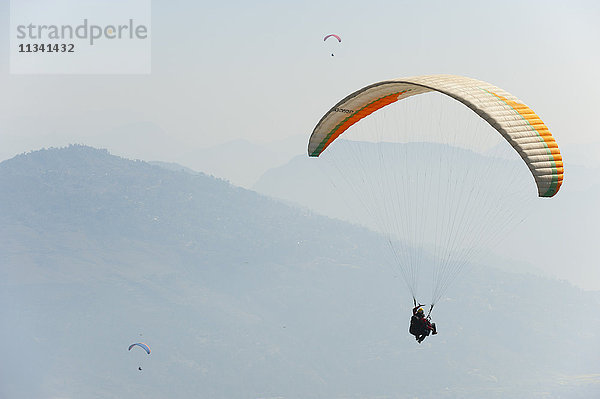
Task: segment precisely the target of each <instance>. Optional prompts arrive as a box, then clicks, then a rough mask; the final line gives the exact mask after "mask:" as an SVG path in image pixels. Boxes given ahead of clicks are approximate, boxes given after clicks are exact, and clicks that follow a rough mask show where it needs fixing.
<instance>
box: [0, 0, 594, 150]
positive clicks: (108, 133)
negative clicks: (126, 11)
mask: <svg viewBox="0 0 600 399" xmlns="http://www.w3.org/2000/svg"><path fill="white" fill-rule="evenodd" d="M13 1H15V2H19V1H29V2H31V1H38V2H39V3H40V4H41V5H40V7H43V4H44V2H43V1H40V0H13ZM64 3H68V1H64ZM48 12H50V11H48ZM55 12H57V13H60V12H61V10H55ZM93 12H94V11H93V9H90V11H89V13H90V15H93ZM9 16H10V10H9V2H8V1H4V2H1V4H0V23H1V24H2V26H8V24H9ZM599 17H600V4H599V3H598V2H596V1H504V2H480V1H468V2H467V1H412V0H411V1H372V2H364V1H352V0H350V1H331V2H326V4H323V2H320V1H319V2H317V1H303V2H295V3H294V4H292V3H291V2H281V1H254V2H246V1H236V2H207V1H191V0H170V1H153V2H152V25H151V40H152V66H151V68H152V72H151V73H150V74H148V75H11V74H10V73H9V63H8V57H1V58H0V60H1V61H0V79H1V82H0V84H1V87H2V90H1V91H0V159H6V158H10V157H12V156H14V155H15V154H16V153H19V152H23V151H28V150H31V149H36V148H40V147H43V146H61V145H65V144H68V143H73V142H77V143H83V144H90V145H94V146H102V147H106V148H108V149H109V150H111V151H113V152H115V153H117V154H119V155H125V156H135V157H139V158H142V159H163V160H169V161H177V157H178V154H181V153H182V152H184V151H190V150H191V149H194V148H202V147H210V146H214V145H216V144H220V143H224V142H227V141H229V140H233V139H238V138H243V139H247V140H250V141H274V140H278V139H281V138H286V137H290V136H295V135H303V134H305V135H307V138H308V135H309V134H310V132H311V131H312V128H313V127H314V125H315V123H316V122H317V121H318V119H319V118H320V116H321V115H322V114H323V112H324V111H326V110H327V109H329V108H330V107H331V106H332V105H333V104H334V103H335V102H337V101H338V100H339V99H341V98H342V97H344V96H345V95H346V94H348V93H350V92H352V91H354V90H356V89H358V88H360V87H362V86H364V85H366V84H369V83H372V82H375V81H379V80H384V79H389V78H397V77H405V76H413V75H420V74H430V73H451V74H459V75H466V76H470V77H474V78H479V79H482V80H485V81H489V82H490V83H493V84H495V85H497V86H499V87H502V88H504V89H506V90H508V91H509V92H511V93H513V94H514V95H516V96H517V97H519V98H520V99H522V100H523V101H524V102H526V103H527V104H529V105H530V106H531V107H532V108H534V109H535V110H536V111H537V113H538V114H539V115H540V116H541V117H542V119H543V120H544V121H545V122H546V124H547V125H548V126H549V127H550V129H551V131H552V132H553V133H554V135H555V137H556V139H557V141H558V142H559V144H564V145H569V144H584V143H590V142H598V141H599V140H600V139H599V138H598V134H597V129H595V128H593V127H592V126H594V125H593V123H592V121H593V120H594V119H595V114H596V112H597V110H598V109H600V99H599V97H598V96H597V93H598V92H599V91H600V79H599V78H598V75H597V71H598V69H599V68H600V50H599V49H600V46H598V43H599V39H600V24H598V20H599ZM328 33H337V34H339V35H341V36H342V39H343V42H342V43H341V44H340V45H339V46H337V47H339V48H335V46H333V48H335V51H336V54H335V57H331V55H330V51H331V49H332V44H331V43H325V44H324V43H323V37H324V35H325V34H328ZM8 46H9V37H8V34H7V30H5V34H4V35H2V36H0V47H1V51H2V53H3V54H8ZM302 150H303V149H302Z"/></svg>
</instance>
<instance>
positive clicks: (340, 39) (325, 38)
mask: <svg viewBox="0 0 600 399" xmlns="http://www.w3.org/2000/svg"><path fill="white" fill-rule="evenodd" d="M330 37H335V38H336V39H337V40H338V42H340V43H341V42H342V38H341V37H339V36H338V35H334V34H331V35H327V36H325V37H324V38H323V41H326V40H327V39H329V38H330Z"/></svg>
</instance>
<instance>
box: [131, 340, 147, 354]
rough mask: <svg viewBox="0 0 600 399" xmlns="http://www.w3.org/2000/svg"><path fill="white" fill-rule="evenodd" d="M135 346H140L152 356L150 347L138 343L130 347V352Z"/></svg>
mask: <svg viewBox="0 0 600 399" xmlns="http://www.w3.org/2000/svg"><path fill="white" fill-rule="evenodd" d="M134 346H139V347H140V348H142V349H143V350H145V351H146V353H147V354H150V347H149V346H148V345H146V344H145V343H143V342H136V343H134V344H131V345H129V350H131V348H133V347H134Z"/></svg>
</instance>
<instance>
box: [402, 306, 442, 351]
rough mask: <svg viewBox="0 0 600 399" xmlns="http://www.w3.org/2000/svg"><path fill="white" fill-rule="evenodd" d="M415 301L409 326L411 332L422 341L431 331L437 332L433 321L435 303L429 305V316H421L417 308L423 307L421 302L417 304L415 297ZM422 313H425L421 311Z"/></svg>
mask: <svg viewBox="0 0 600 399" xmlns="http://www.w3.org/2000/svg"><path fill="white" fill-rule="evenodd" d="M413 302H414V305H415V307H414V308H413V315H412V317H411V318H410V327H409V330H408V331H409V332H410V333H411V334H412V335H414V336H415V338H416V340H417V341H418V342H419V343H421V342H422V341H423V340H424V339H425V337H427V336H429V334H430V333H431V332H433V334H434V335H435V334H437V331H436V328H435V323H431V311H432V310H433V304H431V306H430V307H429V312H428V313H427V316H424V317H423V316H419V315H418V312H417V309H418V308H421V306H423V305H421V304H420V303H419V304H417V300H416V299H415V298H414V297H413ZM421 314H423V313H422V312H421Z"/></svg>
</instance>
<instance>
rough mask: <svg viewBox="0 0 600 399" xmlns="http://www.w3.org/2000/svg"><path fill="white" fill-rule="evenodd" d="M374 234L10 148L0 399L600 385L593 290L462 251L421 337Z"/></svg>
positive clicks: (218, 192)
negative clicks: (459, 271) (476, 261)
mask: <svg viewBox="0 0 600 399" xmlns="http://www.w3.org/2000/svg"><path fill="white" fill-rule="evenodd" d="M382 242H383V241H382V240H381V238H380V237H378V236H377V235H376V234H374V233H372V232H369V231H367V230H366V229H363V228H360V227H358V226H354V225H350V224H347V223H343V222H340V221H336V220H332V219H329V218H326V217H324V216H321V215H318V214H313V213H312V212H310V211H307V210H304V209H299V208H294V207H290V206H288V205H285V204H283V203H281V202H278V201H275V200H273V199H269V198H266V197H264V196H261V195H259V194H257V193H255V192H252V191H248V190H245V189H241V188H238V187H235V186H232V185H230V184H229V183H227V182H225V181H223V180H219V179H215V178H212V177H209V176H206V175H203V174H190V173H188V172H184V171H177V170H168V169H165V168H163V167H159V166H156V165H151V164H149V163H146V162H141V161H131V160H127V159H123V158H119V157H115V156H112V155H110V154H109V153H108V152H106V151H103V150H97V149H94V148H89V147H84V146H70V147H68V148H61V149H48V150H42V151H36V152H31V153H27V154H22V155H19V156H17V157H15V158H13V159H10V160H7V161H5V162H2V163H0V266H1V267H0V304H1V307H0V326H1V328H0V354H1V358H2V361H1V362H0V398H32V397H36V398H52V397H78V398H97V397H102V398H123V397H132V398H133V397H144V398H165V397H176V398H187V397H190V398H192V397H194V398H196V397H207V398H248V397H263V398H265V397H271V398H274V397H283V398H321V397H331V398H335V397H339V398H342V397H364V398H369V397H393V398H412V397H419V398H434V397H435V398H453V397H463V398H479V397H487V398H494V397H498V398H501V397H502V398H504V397H511V398H530V397H534V396H535V395H538V396H543V395H546V397H560V398H562V397H565V398H571V397H573V398H575V397H594V395H595V394H597V393H598V392H600V391H599V387H600V376H599V375H598V370H599V367H600V360H599V358H598V356H597V355H598V353H599V348H600V346H599V345H598V331H599V329H598V327H600V317H599V316H598V314H599V312H598V310H600V305H599V304H598V298H597V295H594V293H587V292H584V291H581V290H579V289H577V288H575V287H573V286H571V285H569V284H567V283H565V282H561V281H555V280H551V279H543V278H539V277H535V276H528V275H518V274H510V273H505V272H502V271H499V270H496V269H492V268H489V267H486V266H485V265H472V266H471V268H470V270H469V272H468V273H465V274H463V275H462V276H461V278H460V279H459V280H458V281H457V282H456V283H455V285H454V286H453V287H452V288H451V289H450V291H449V294H448V296H447V297H446V298H445V299H444V300H443V301H442V302H440V304H439V305H438V308H437V309H436V311H435V312H434V319H435V321H436V322H437V323H438V326H439V329H440V334H439V335H437V336H435V337H429V338H428V339H426V340H425V342H424V343H423V344H421V345H418V344H416V343H415V341H414V339H413V338H412V337H411V336H410V335H408V332H407V329H408V319H409V312H410V307H411V303H410V297H409V294H408V293H407V291H406V290H405V288H404V286H403V283H402V280H401V279H399V278H397V277H396V276H395V275H394V274H393V273H392V272H391V271H390V269H389V268H388V267H387V265H386V264H385V262H386V258H385V256H384V253H385V247H384V246H383V243H382ZM137 341H143V342H146V343H147V344H148V345H150V347H151V348H152V353H151V354H150V355H146V353H145V352H143V351H134V350H132V351H131V352H128V351H127V347H128V345H129V344H131V343H132V342H137ZM138 349H139V348H138ZM138 367H142V370H141V371H140V370H138Z"/></svg>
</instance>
